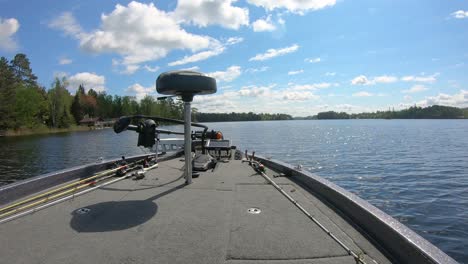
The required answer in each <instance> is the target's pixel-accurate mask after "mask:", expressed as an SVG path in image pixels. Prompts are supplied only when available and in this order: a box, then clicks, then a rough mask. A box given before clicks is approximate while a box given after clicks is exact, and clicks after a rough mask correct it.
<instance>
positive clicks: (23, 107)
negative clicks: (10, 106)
mask: <svg viewBox="0 0 468 264" xmlns="http://www.w3.org/2000/svg"><path fill="white" fill-rule="evenodd" d="M46 105H47V102H46V101H45V99H44V97H43V95H42V94H41V93H40V91H39V90H38V89H36V88H34V87H27V86H25V85H24V84H23V85H18V88H17V91H16V102H15V114H16V124H15V128H19V127H27V128H35V127H38V126H41V125H43V112H44V110H43V109H44V108H46Z"/></svg>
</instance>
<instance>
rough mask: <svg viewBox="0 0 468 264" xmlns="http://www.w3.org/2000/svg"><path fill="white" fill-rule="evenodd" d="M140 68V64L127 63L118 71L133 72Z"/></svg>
mask: <svg viewBox="0 0 468 264" xmlns="http://www.w3.org/2000/svg"><path fill="white" fill-rule="evenodd" d="M139 69H140V65H136V64H128V65H125V69H124V70H123V71H121V72H120V73H123V74H134V73H135V72H136V71H138V70H139Z"/></svg>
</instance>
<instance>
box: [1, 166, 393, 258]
mask: <svg viewBox="0 0 468 264" xmlns="http://www.w3.org/2000/svg"><path fill="white" fill-rule="evenodd" d="M183 165H184V163H183V162H182V161H180V160H179V158H177V159H173V160H169V161H164V162H160V164H159V168H157V169H155V170H152V171H150V172H148V173H147V175H146V178H145V179H143V180H140V181H133V180H130V179H128V180H123V181H120V182H118V183H115V184H112V185H108V186H106V187H103V188H101V189H98V190H96V191H94V192H91V193H87V194H85V195H82V196H79V197H76V198H74V199H72V200H69V201H65V202H63V203H60V204H57V205H54V206H52V207H49V208H47V209H45V210H41V211H38V212H35V213H34V214H31V215H27V216H25V217H21V218H18V219H15V220H13V221H10V222H7V223H4V224H2V225H0V243H1V245H2V246H1V247H0V255H1V256H2V262H4V263H356V261H355V260H354V259H353V257H351V256H349V255H348V253H347V252H346V251H345V250H344V249H343V247H341V246H340V245H339V244H338V243H337V242H335V241H334V240H333V239H332V238H331V237H330V236H328V235H327V234H326V233H325V232H324V231H323V230H322V229H320V228H319V226H317V225H316V224H315V223H314V222H312V221H311V220H310V219H309V218H307V217H306V215H305V214H303V213H302V212H301V211H300V210H299V209H298V208H296V207H295V206H294V205H293V204H292V203H291V202H290V201H288V200H287V199H286V198H285V197H284V196H283V195H282V194H281V193H280V192H278V191H277V190H276V189H274V187H273V186H272V185H270V184H268V183H267V182H266V181H265V180H264V178H262V176H260V175H259V174H257V173H255V172H254V170H253V169H252V168H251V167H250V166H249V165H248V164H247V163H242V162H241V161H239V160H231V161H229V162H228V163H219V164H218V165H217V167H216V169H215V170H214V171H211V170H210V171H207V172H203V173H202V174H201V175H200V177H199V178H196V179H194V181H193V184H191V185H188V186H187V185H185V184H184V179H183V177H182V175H183ZM267 174H268V175H270V176H273V175H275V174H277V173H275V172H273V171H271V170H267ZM274 179H275V181H276V182H277V183H278V184H280V185H281V186H282V187H283V188H284V189H285V190H286V191H287V192H288V193H289V194H290V195H291V196H292V197H293V198H294V199H296V200H297V201H298V202H299V203H301V205H302V206H304V207H305V208H306V209H307V210H308V211H309V212H310V213H311V214H313V215H314V216H315V217H316V218H317V219H318V220H319V221H320V222H321V223H323V224H324V225H325V226H326V227H327V228H328V229H329V230H330V231H331V232H332V233H334V234H335V235H336V236H337V237H338V238H339V239H340V240H341V241H343V242H344V243H345V244H346V245H347V246H348V247H349V248H350V249H352V250H353V251H354V252H356V253H362V254H363V256H364V259H365V260H366V262H367V263H374V261H373V260H375V261H377V262H378V263H387V262H389V261H388V260H387V258H386V257H385V256H384V255H383V254H382V253H381V252H379V250H378V249H377V248H376V247H375V246H374V245H372V244H371V243H370V242H369V240H368V239H367V238H365V237H363V235H361V234H360V233H359V232H358V231H357V230H356V229H355V228H353V227H352V226H351V225H350V224H348V223H347V222H346V221H345V220H344V219H343V218H341V217H340V216H338V215H337V214H336V213H335V212H334V211H333V210H331V209H330V208H329V207H328V206H327V205H326V204H324V203H322V202H321V201H320V200H318V199H317V198H315V197H314V196H312V195H311V194H310V193H309V192H307V191H306V190H304V189H303V188H301V187H300V186H298V185H297V184H295V183H293V182H291V181H290V180H289V179H288V178H287V177H277V178H274ZM79 208H88V209H90V211H89V212H88V213H85V214H79V213H77V212H76V210H77V209H79ZM249 208H258V209H260V210H261V212H260V213H259V214H251V213H248V211H247V210H248V209H249Z"/></svg>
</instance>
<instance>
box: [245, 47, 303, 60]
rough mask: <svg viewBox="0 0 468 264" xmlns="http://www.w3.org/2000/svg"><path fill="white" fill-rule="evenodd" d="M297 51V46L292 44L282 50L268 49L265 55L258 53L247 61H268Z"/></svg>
mask: <svg viewBox="0 0 468 264" xmlns="http://www.w3.org/2000/svg"><path fill="white" fill-rule="evenodd" d="M298 49H299V45H297V44H294V45H292V46H289V47H285V48H282V49H269V50H267V51H266V52H265V53H260V54H257V55H255V57H252V58H250V59H249V61H264V60H269V59H271V58H274V57H278V56H283V55H286V54H288V53H293V52H296V51H297V50H298Z"/></svg>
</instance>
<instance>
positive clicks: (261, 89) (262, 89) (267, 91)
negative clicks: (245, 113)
mask: <svg viewBox="0 0 468 264" xmlns="http://www.w3.org/2000/svg"><path fill="white" fill-rule="evenodd" d="M275 86H276V85H275V84H272V85H269V86H256V85H251V86H244V87H242V88H241V89H240V90H239V95H240V96H248V97H258V96H268V97H270V96H271V89H272V88H273V87H275Z"/></svg>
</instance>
